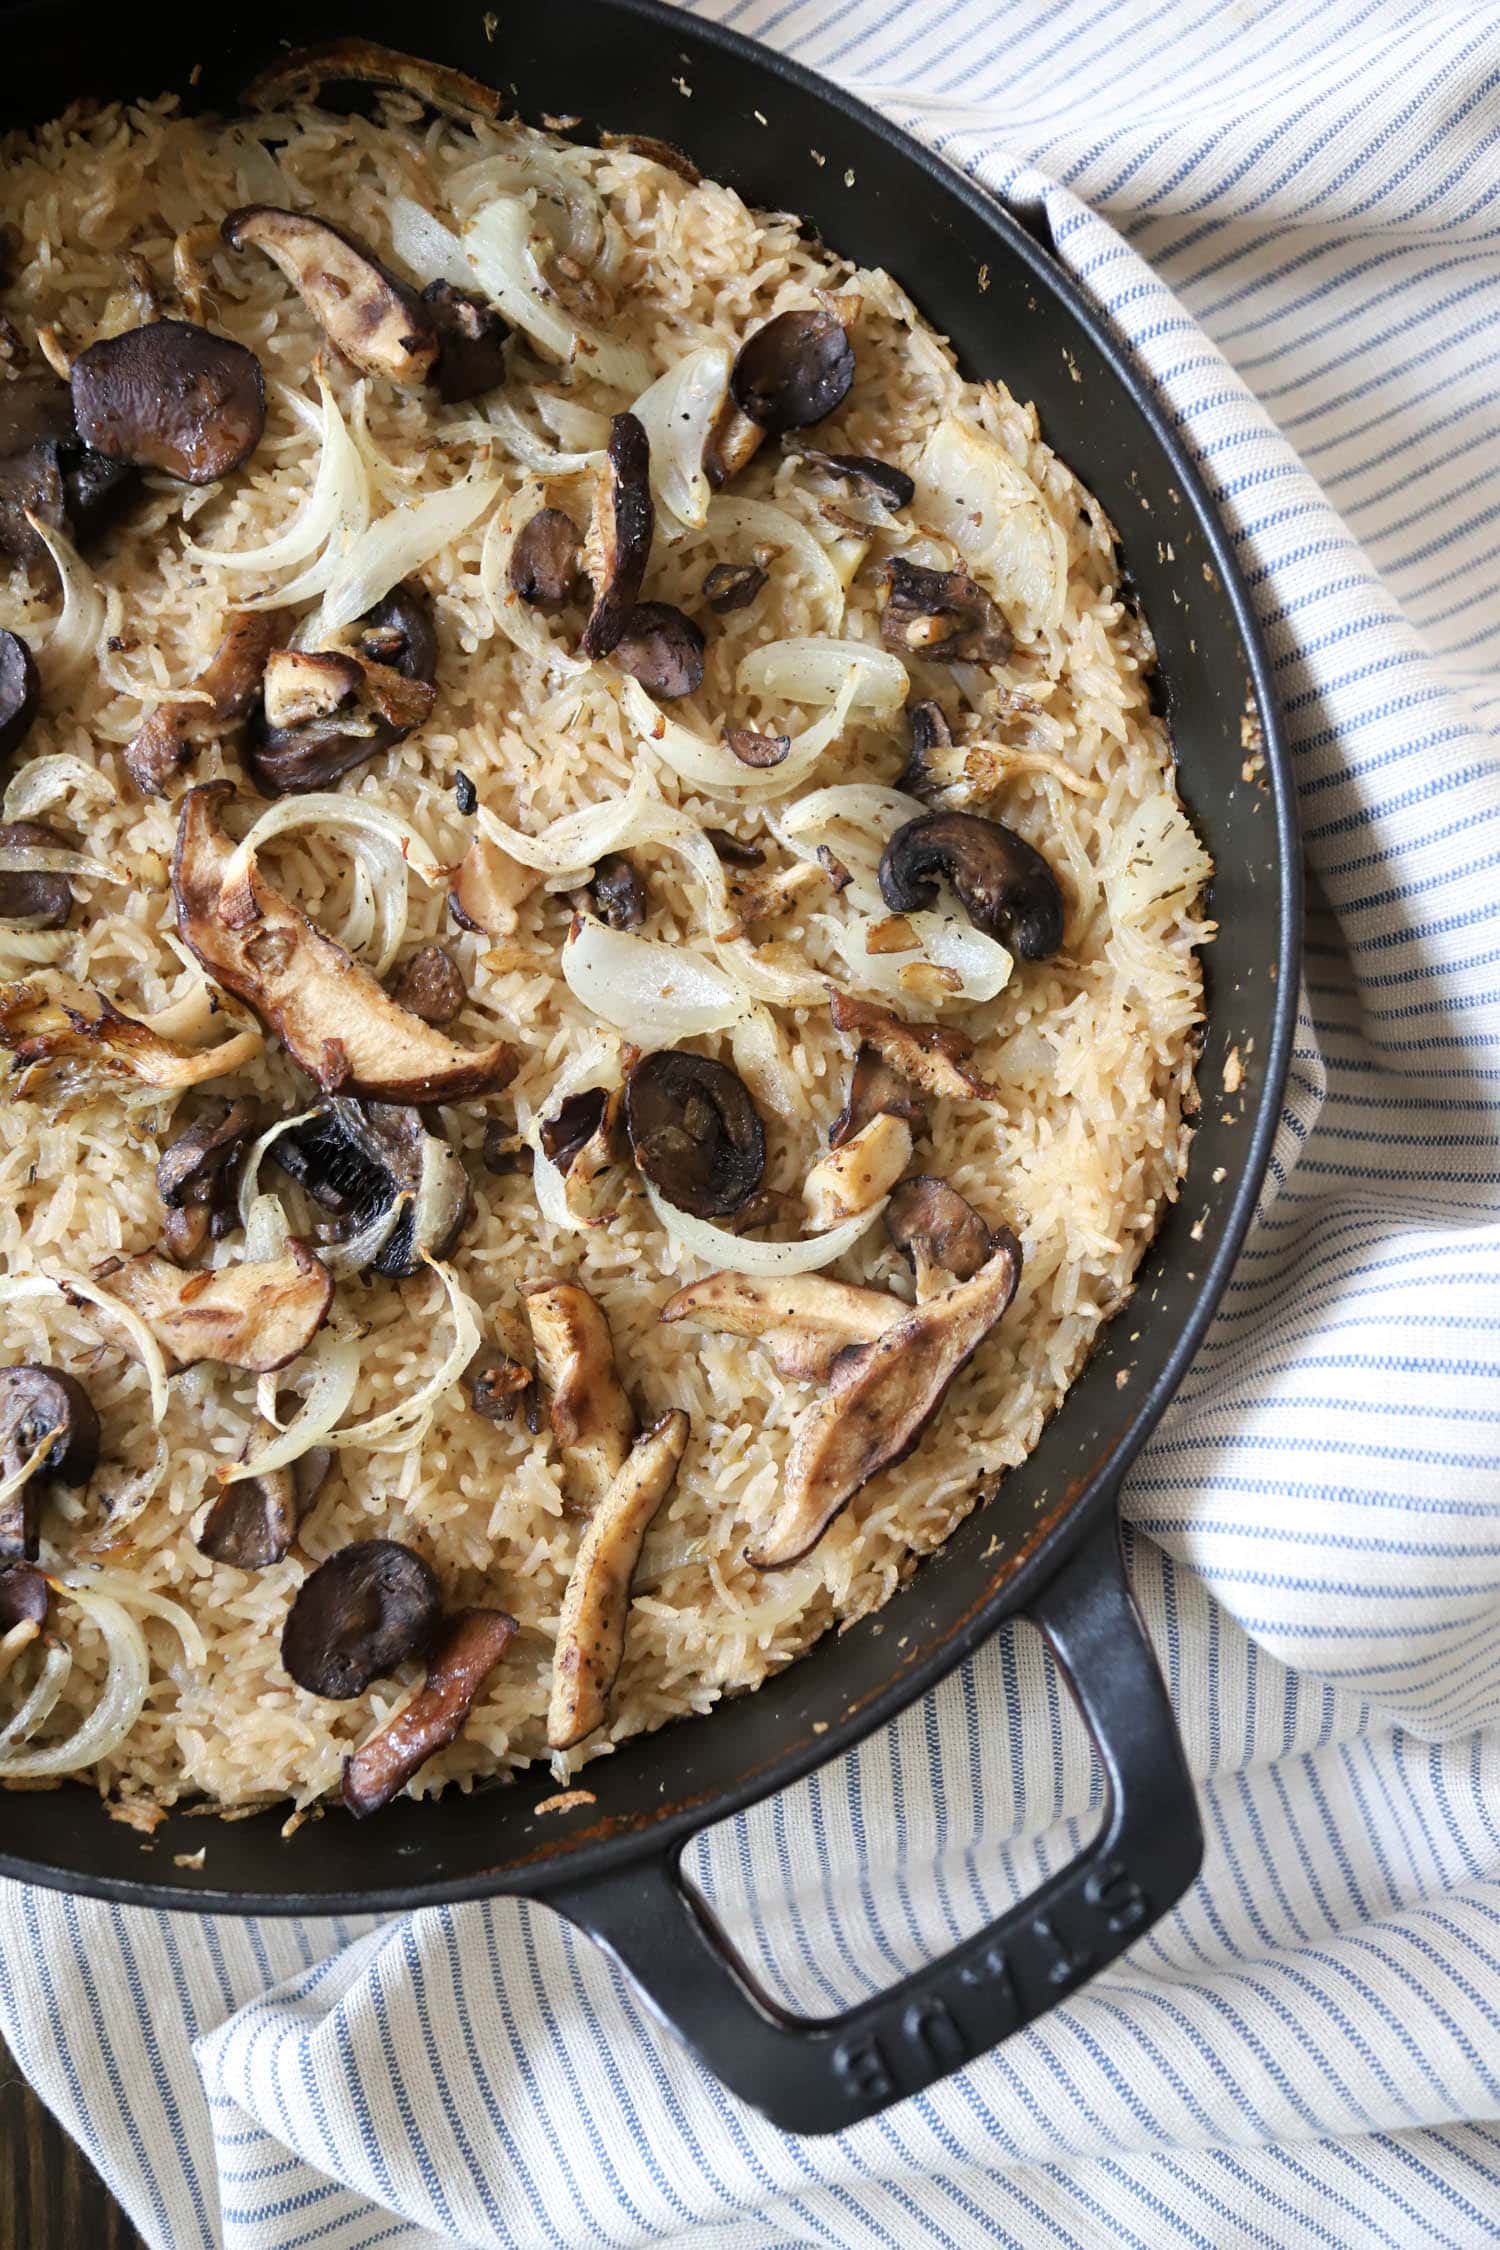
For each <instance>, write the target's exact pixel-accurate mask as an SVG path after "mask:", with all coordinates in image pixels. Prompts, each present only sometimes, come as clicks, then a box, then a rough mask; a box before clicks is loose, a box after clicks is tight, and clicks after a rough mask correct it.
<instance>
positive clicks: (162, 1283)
mask: <svg viewBox="0 0 1500 2250" xmlns="http://www.w3.org/2000/svg"><path fill="white" fill-rule="evenodd" d="M100 1278H101V1279H103V1280H105V1281H107V1284H108V1288H109V1292H110V1295H111V1296H113V1297H119V1298H121V1299H122V1300H123V1301H124V1303H125V1304H127V1305H129V1307H130V1308H131V1310H132V1311H133V1312H137V1313H139V1314H140V1316H141V1318H142V1320H143V1321H144V1322H145V1323H146V1326H147V1327H148V1328H149V1329H150V1331H151V1333H152V1335H153V1336H154V1337H155V1338H156V1341H157V1343H158V1344H159V1345H160V1346H161V1350H162V1355H163V1357H164V1359H165V1360H166V1363H167V1366H168V1369H169V1370H170V1371H172V1372H173V1373H175V1372H176V1370H177V1369H178V1368H180V1367H196V1366H198V1365H199V1363H200V1362H201V1361H203V1360H216V1361H218V1362H219V1364H220V1365H221V1366H224V1367H243V1368H245V1369H246V1370H248V1372H249V1373H250V1374H252V1375H268V1374H271V1373H273V1372H274V1370H275V1369H276V1368H278V1367H285V1366H286V1365H287V1363H288V1361H289V1360H294V1359H295V1358H296V1357H297V1355H298V1353H299V1352H304V1351H306V1349H307V1347H308V1345H309V1344H310V1343H311V1342H312V1340H313V1337H314V1336H315V1335H316V1334H317V1331H318V1330H319V1328H321V1326H322V1325H323V1321H324V1319H325V1318H326V1317H327V1313H328V1307H329V1305H330V1303H331V1302H332V1299H333V1276H332V1274H331V1273H330V1272H329V1271H328V1269H327V1267H326V1266H323V1265H320V1264H319V1262H318V1260H317V1259H316V1258H315V1257H314V1256H313V1254H312V1252H311V1251H310V1250H309V1249H308V1248H307V1247H306V1245H305V1244H304V1243H301V1242H298V1241H297V1240H296V1239H295V1237H294V1238H293V1239H292V1240H291V1241H289V1242H288V1243H287V1246H286V1248H285V1250H284V1251H283V1252H282V1253H281V1255H280V1256H279V1257H275V1258H254V1259H246V1260H244V1261H243V1262H242V1263H241V1264H239V1265H232V1266H218V1267H215V1268H212V1269H207V1268H205V1269H203V1270H202V1271H200V1272H197V1273H184V1272H183V1271H182V1269H181V1268H180V1267H179V1266H175V1265H173V1263H172V1261H171V1259H170V1258H159V1257H157V1256H156V1255H155V1253H154V1252H153V1251H144V1252H142V1254H141V1255H140V1256H139V1257H135V1258H122V1259H121V1260H120V1261H119V1263H118V1264H116V1265H112V1266H110V1267H107V1268H102V1269H101V1271H100Z"/></svg>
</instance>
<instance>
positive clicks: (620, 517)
mask: <svg viewBox="0 0 1500 2250" xmlns="http://www.w3.org/2000/svg"><path fill="white" fill-rule="evenodd" d="M655 531H656V507H655V503H654V502H653V500H652V498H651V441H650V439H649V438H648V437H647V435H646V432H645V428H644V425H643V424H642V423H641V422H640V421H638V420H637V418H636V416H635V415H634V414H617V415H616V416H615V418H614V420H613V422H611V424H610V428H609V459H608V464H607V466H606V468H605V472H604V474H603V476H602V477H601V478H600V479H599V486H598V490H597V492H596V493H595V496H594V514H593V520H592V522H591V523H590V525H589V535H588V540H587V545H586V552H585V562H584V567H585V569H586V570H587V572H588V575H589V578H590V579H591V581H592V583H593V588H594V606H593V608H592V609H591V610H590V611H589V618H588V623H587V624H586V625H585V626H584V628H583V638H582V640H581V641H580V643H579V646H580V647H581V649H582V650H583V653H584V655H585V656H588V657H599V656H608V654H609V652H610V650H611V649H612V648H613V647H614V645H615V643H616V641H617V640H618V639H619V638H620V635H621V633H622V632H623V631H624V630H625V620H626V618H627V617H628V616H629V614H630V612H631V610H632V609H634V607H635V605H636V603H637V602H638V601H639V599H640V593H641V581H642V579H643V578H644V577H645V575H646V563H647V561H648V559H649V557H650V554H651V541H652V538H653V536H654V535H655Z"/></svg>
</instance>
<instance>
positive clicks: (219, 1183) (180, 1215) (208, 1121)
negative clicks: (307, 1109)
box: [156, 1095, 257, 1259]
mask: <svg viewBox="0 0 1500 2250" xmlns="http://www.w3.org/2000/svg"><path fill="white" fill-rule="evenodd" d="M256 1124H257V1118H256V1113H255V1109H254V1107H253V1105H252V1104H251V1103H249V1102H228V1101H224V1100H223V1099H222V1098H220V1097H219V1096H217V1095H215V1096H214V1097H212V1098H211V1099H210V1100H209V1101H208V1102H206V1103H205V1104H204V1107H203V1108H202V1110H201V1111H200V1112H199V1114H198V1116H197V1118H196V1119H195V1120H194V1122H193V1123H192V1124H191V1125H190V1126H189V1127H188V1129H187V1131H186V1132H185V1133H180V1134H179V1135H178V1137H177V1139H176V1140H175V1141H173V1142H172V1143H171V1145H170V1146H169V1147H168V1148H166V1149H165V1150H163V1152H162V1155H161V1158H160V1160H159V1162H158V1164H157V1167H156V1191H157V1193H158V1195H159V1196H160V1197H161V1199H162V1202H163V1203H164V1204H165V1205H166V1207H167V1224H166V1228H165V1237H166V1243H167V1248H168V1249H169V1250H170V1252H171V1253H172V1255H173V1257H174V1258H178V1259H184V1258H191V1257H194V1256H196V1254H197V1252H198V1251H199V1250H200V1249H201V1248H202V1246H203V1244H204V1243H205V1242H206V1241H207V1239H208V1238H209V1236H210V1235H212V1236H213V1237H214V1239H215V1240H216V1241H217V1240H219V1239H220V1238H222V1237H223V1236H224V1235H226V1234H228V1232H229V1231H230V1229H231V1228H232V1227H233V1226H234V1225H235V1224H236V1223H237V1216H238V1215H237V1212H236V1209H235V1188H236V1185H237V1182H238V1179H239V1170H240V1162H241V1159H242V1158H243V1156H244V1153H245V1143H246V1141H247V1140H248V1138H249V1136H250V1135H251V1134H252V1133H253V1132H254V1131H255V1128H256Z"/></svg>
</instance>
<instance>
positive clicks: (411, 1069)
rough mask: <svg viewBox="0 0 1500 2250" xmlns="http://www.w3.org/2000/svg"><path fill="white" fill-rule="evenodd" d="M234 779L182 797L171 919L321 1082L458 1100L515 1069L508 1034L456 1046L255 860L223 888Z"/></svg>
mask: <svg viewBox="0 0 1500 2250" xmlns="http://www.w3.org/2000/svg"><path fill="white" fill-rule="evenodd" d="M233 794H234V791H233V787H232V785H231V784H229V783H226V782H222V781H218V782H205V783H201V784H200V785H199V787H198V788H196V789H190V790H189V791H188V793H187V795H186V797H185V798H184V799H183V804H182V817H181V819H180V821H179V823H178V829H177V849H176V853H175V855H174V857H173V861H172V889H173V893H174V896H175V898H176V901H177V926H178V928H179V930H180V931H181V932H182V935H183V938H184V939H185V940H186V942H187V944H188V945H189V946H191V948H192V950H193V952H194V953H195V954H196V956H197V958H198V959H199V960H200V961H201V962H202V963H203V966H204V967H205V968H206V969H207V970H208V971H209V972H210V974H211V975H213V976H214V977H216V978H217V979H218V981H219V983H220V984H222V985H224V986H226V987H227V988H228V990H229V991H231V992H233V993H236V994H238V996H239V997H240V998H241V999H242V1000H245V1001H247V1002H248V1003H249V1005H250V1006H251V1007H252V1008H254V1010H255V1012H256V1014H257V1015H258V1016H260V1017H261V1018H262V1019H263V1020H264V1021H265V1022H266V1023H267V1024H268V1025H269V1026H270V1028H271V1029H272V1030H273V1031H274V1032H275V1033H276V1035H277V1036H278V1038H279V1039H280V1040H281V1042H282V1044H283V1045H284V1046H285V1047H286V1048H287V1050H288V1052H289V1053H290V1054H291V1056H292V1057H293V1059H294V1061H296V1062H297V1063H298V1064H300V1066H301V1067H302V1069H304V1070H305V1071H306V1072H307V1073H308V1075H309V1076H310V1077H312V1078H315V1079H316V1080H317V1082H318V1084H319V1085H320V1086H321V1087H322V1088H323V1090H324V1092H325V1093H350V1094H365V1095H369V1096H372V1097H373V1098H374V1099H376V1100H377V1101H397V1102H402V1101H416V1102H441V1101H462V1100H463V1099H465V1098H466V1097H467V1096H469V1095H471V1094H482V1093H487V1092H488V1091H489V1090H490V1088H491V1087H493V1086H496V1085H499V1084H501V1083H503V1082H504V1080H505V1079H507V1078H508V1077H509V1076H510V1075H511V1074H512V1072H513V1070H514V1068H515V1050H514V1048H512V1047H511V1046H510V1045H508V1044H507V1042H506V1041H505V1040H503V1039H502V1040H495V1041H494V1042H493V1043H492V1044H491V1045H490V1046H488V1047H480V1048H466V1047H459V1046H456V1045H455V1044H454V1042H453V1041H452V1040H451V1039H449V1038H448V1037H447V1035H446V1034H445V1033H443V1032H441V1031H437V1030H434V1029H433V1027H432V1026H431V1025H430V1024H424V1023H423V1022H422V1020H421V1018H420V1017H418V1016H414V1015H412V1014H411V1013H410V1012H409V1011H408V1010H407V1009H405V1008H399V1007H397V1005H396V1003H395V1001H394V1000H392V999H391V997H390V995H389V994H388V993H385V992H382V990H381V988H380V986H379V985H378V984H377V983H376V982H375V979H374V978H373V977H372V976H370V975H369V974H368V972H367V971H366V970H364V969H362V968H361V967H360V966H359V964H358V963H357V962H356V961H355V960H354V959H353V957H352V956H351V955H350V954H348V953H346V952H345V951H344V949H343V947H342V946H340V945H336V944H335V943H334V941H333V940H332V938H329V937H325V935H324V934H323V932H322V931H321V930H320V929H318V928H317V927H316V925H315V924H314V923H312V922H310V921H309V920H308V918H307V916H306V915H305V914H301V913H299V912H298V911H297V909H296V907H294V906H293V905H292V903H291V901H290V900H289V899H287V898H285V897H283V896H282V894H281V893H280V892H279V891H276V890H273V889H272V887H271V885H270V884H269V883H267V882H266V881H265V879H264V877H263V876H262V875H261V873H260V871H259V869H258V867H257V866H256V865H255V863H254V861H253V860H252V861H251V864H250V866H249V867H248V869H247V870H246V872H245V875H244V879H243V881H238V882H236V883H235V885H234V887H233V890H232V892H231V893H230V895H228V896H226V895H225V884H226V879H227V877H228V874H229V870H230V863H231V861H232V860H233V858H234V853H235V846H234V844H233V841H232V840H231V838H230V837H229V836H228V835H227V834H226V833H225V830H224V828H223V826H222V825H221V822H220V819H219V808H220V806H221V805H222V804H223V802H224V800H225V798H226V797H231V796H233Z"/></svg>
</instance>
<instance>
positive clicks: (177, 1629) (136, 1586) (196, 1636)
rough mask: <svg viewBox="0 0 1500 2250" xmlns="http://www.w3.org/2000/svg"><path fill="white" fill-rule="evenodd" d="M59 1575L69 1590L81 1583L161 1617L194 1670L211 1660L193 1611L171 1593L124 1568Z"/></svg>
mask: <svg viewBox="0 0 1500 2250" xmlns="http://www.w3.org/2000/svg"><path fill="white" fill-rule="evenodd" d="M58 1577H59V1580H60V1583H61V1584H62V1585H64V1586H66V1587H67V1589H68V1591H69V1593H75V1592H76V1591H77V1589H78V1588H79V1587H80V1586H82V1587H83V1588H84V1589H85V1590H86V1591H87V1592H89V1593H94V1594H108V1595H109V1597H110V1599H111V1600H112V1601H117V1602H119V1603H120V1604H121V1606H122V1607H123V1608H125V1609H139V1610H144V1612H145V1614H146V1615H147V1616H148V1617H159V1618H160V1619H161V1620H162V1623H163V1624H164V1625H170V1626H171V1628H172V1630H173V1632H174V1633H175V1634H176V1635H177V1638H178V1639H179V1641H181V1643H182V1653H183V1655H184V1656H185V1657H186V1658H187V1660H188V1662H189V1664H191V1665H192V1666H193V1668H194V1670H195V1671H201V1670H202V1669H203V1668H204V1666H206V1664H207V1663H208V1647H207V1644H206V1642H205V1641H204V1638H203V1635H202V1634H201V1633H200V1632H199V1630H198V1626H197V1622H196V1620H195V1619H194V1617H193V1613H192V1611H191V1610H188V1609H184V1608H183V1606H182V1604H181V1602H174V1601H173V1599H172V1597H171V1595H170V1594H158V1593H156V1592H154V1591H153V1590H152V1588H150V1587H149V1586H143V1585H142V1584H141V1582H140V1580H139V1579H138V1578H132V1577H131V1576H130V1575H129V1574H128V1572H126V1571H123V1570H100V1569H98V1568H96V1567H90V1568H89V1569H88V1570H64V1571H60V1572H59V1573H58Z"/></svg>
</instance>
